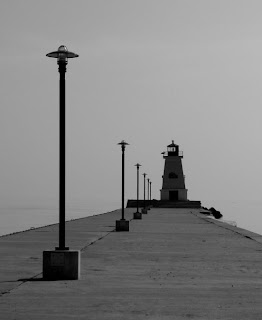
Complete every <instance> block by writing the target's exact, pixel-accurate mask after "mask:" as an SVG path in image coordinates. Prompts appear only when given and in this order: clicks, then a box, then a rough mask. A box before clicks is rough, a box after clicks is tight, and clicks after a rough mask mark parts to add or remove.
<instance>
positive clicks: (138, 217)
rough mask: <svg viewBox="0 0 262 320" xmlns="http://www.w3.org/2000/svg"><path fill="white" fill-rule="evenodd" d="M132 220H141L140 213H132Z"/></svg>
mask: <svg viewBox="0 0 262 320" xmlns="http://www.w3.org/2000/svg"><path fill="white" fill-rule="evenodd" d="M133 218H134V219H142V213H141V212H134V216H133Z"/></svg>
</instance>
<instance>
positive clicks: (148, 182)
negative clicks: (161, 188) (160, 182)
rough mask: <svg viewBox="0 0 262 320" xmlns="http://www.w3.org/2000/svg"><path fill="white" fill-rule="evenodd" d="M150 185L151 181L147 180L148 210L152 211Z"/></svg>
mask: <svg viewBox="0 0 262 320" xmlns="http://www.w3.org/2000/svg"><path fill="white" fill-rule="evenodd" d="M149 185H150V179H149V178H148V179H147V200H148V210H150V197H149Z"/></svg>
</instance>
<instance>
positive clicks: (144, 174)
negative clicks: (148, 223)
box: [143, 173, 147, 213]
mask: <svg viewBox="0 0 262 320" xmlns="http://www.w3.org/2000/svg"><path fill="white" fill-rule="evenodd" d="M146 175H147V174H146V173H143V176H144V211H143V213H147V212H146Z"/></svg>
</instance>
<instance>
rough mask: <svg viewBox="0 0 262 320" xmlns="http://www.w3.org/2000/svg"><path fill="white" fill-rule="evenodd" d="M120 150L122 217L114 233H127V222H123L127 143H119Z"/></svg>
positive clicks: (117, 222)
mask: <svg viewBox="0 0 262 320" xmlns="http://www.w3.org/2000/svg"><path fill="white" fill-rule="evenodd" d="M118 144H119V145H121V149H122V216H121V220H117V221H116V231H129V221H126V220H125V209H124V206H125V148H126V146H127V145H128V143H127V142H125V141H124V140H122V141H121V142H120V143H118Z"/></svg>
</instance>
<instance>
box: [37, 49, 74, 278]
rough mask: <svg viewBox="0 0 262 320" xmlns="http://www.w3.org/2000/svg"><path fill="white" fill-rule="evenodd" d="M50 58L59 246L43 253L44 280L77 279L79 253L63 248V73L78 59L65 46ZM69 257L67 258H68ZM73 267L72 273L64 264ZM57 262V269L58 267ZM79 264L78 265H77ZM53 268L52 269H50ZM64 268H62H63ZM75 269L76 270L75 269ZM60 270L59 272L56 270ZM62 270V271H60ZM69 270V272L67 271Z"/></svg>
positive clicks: (64, 144) (64, 133)
mask: <svg viewBox="0 0 262 320" xmlns="http://www.w3.org/2000/svg"><path fill="white" fill-rule="evenodd" d="M46 56H47V57H50V58H56V59H57V64H58V71H59V74H60V82H59V97H60V99H59V112H60V120H59V246H58V247H57V248H56V252H54V251H44V267H43V268H44V270H43V277H44V278H52V279H78V277H79V266H80V253H79V251H71V250H69V247H66V246H65V194H66V192H65V173H66V169H65V149H66V139H65V136H66V129H65V123H66V111H65V73H66V65H67V62H68V59H70V58H76V57H78V54H76V53H73V52H70V51H68V50H67V47H66V46H60V47H59V48H58V50H57V51H53V52H50V53H48V54H47V55H46ZM68 257H69V258H68ZM73 260H74V261H75V262H73V265H74V268H73V269H74V271H72V270H71V269H70V268H68V266H67V265H66V263H70V264H71V265H72V261H73ZM58 261H60V262H59V263H60V264H59V267H60V268H57V266H58ZM78 263H79V265H77V264H78ZM52 266H53V268H52ZM63 267H64V268H63ZM76 268H77V269H76ZM58 269H59V270H60V271H59V272H58V271H57V270H58ZM62 269H64V270H62ZM69 269H70V270H69Z"/></svg>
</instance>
